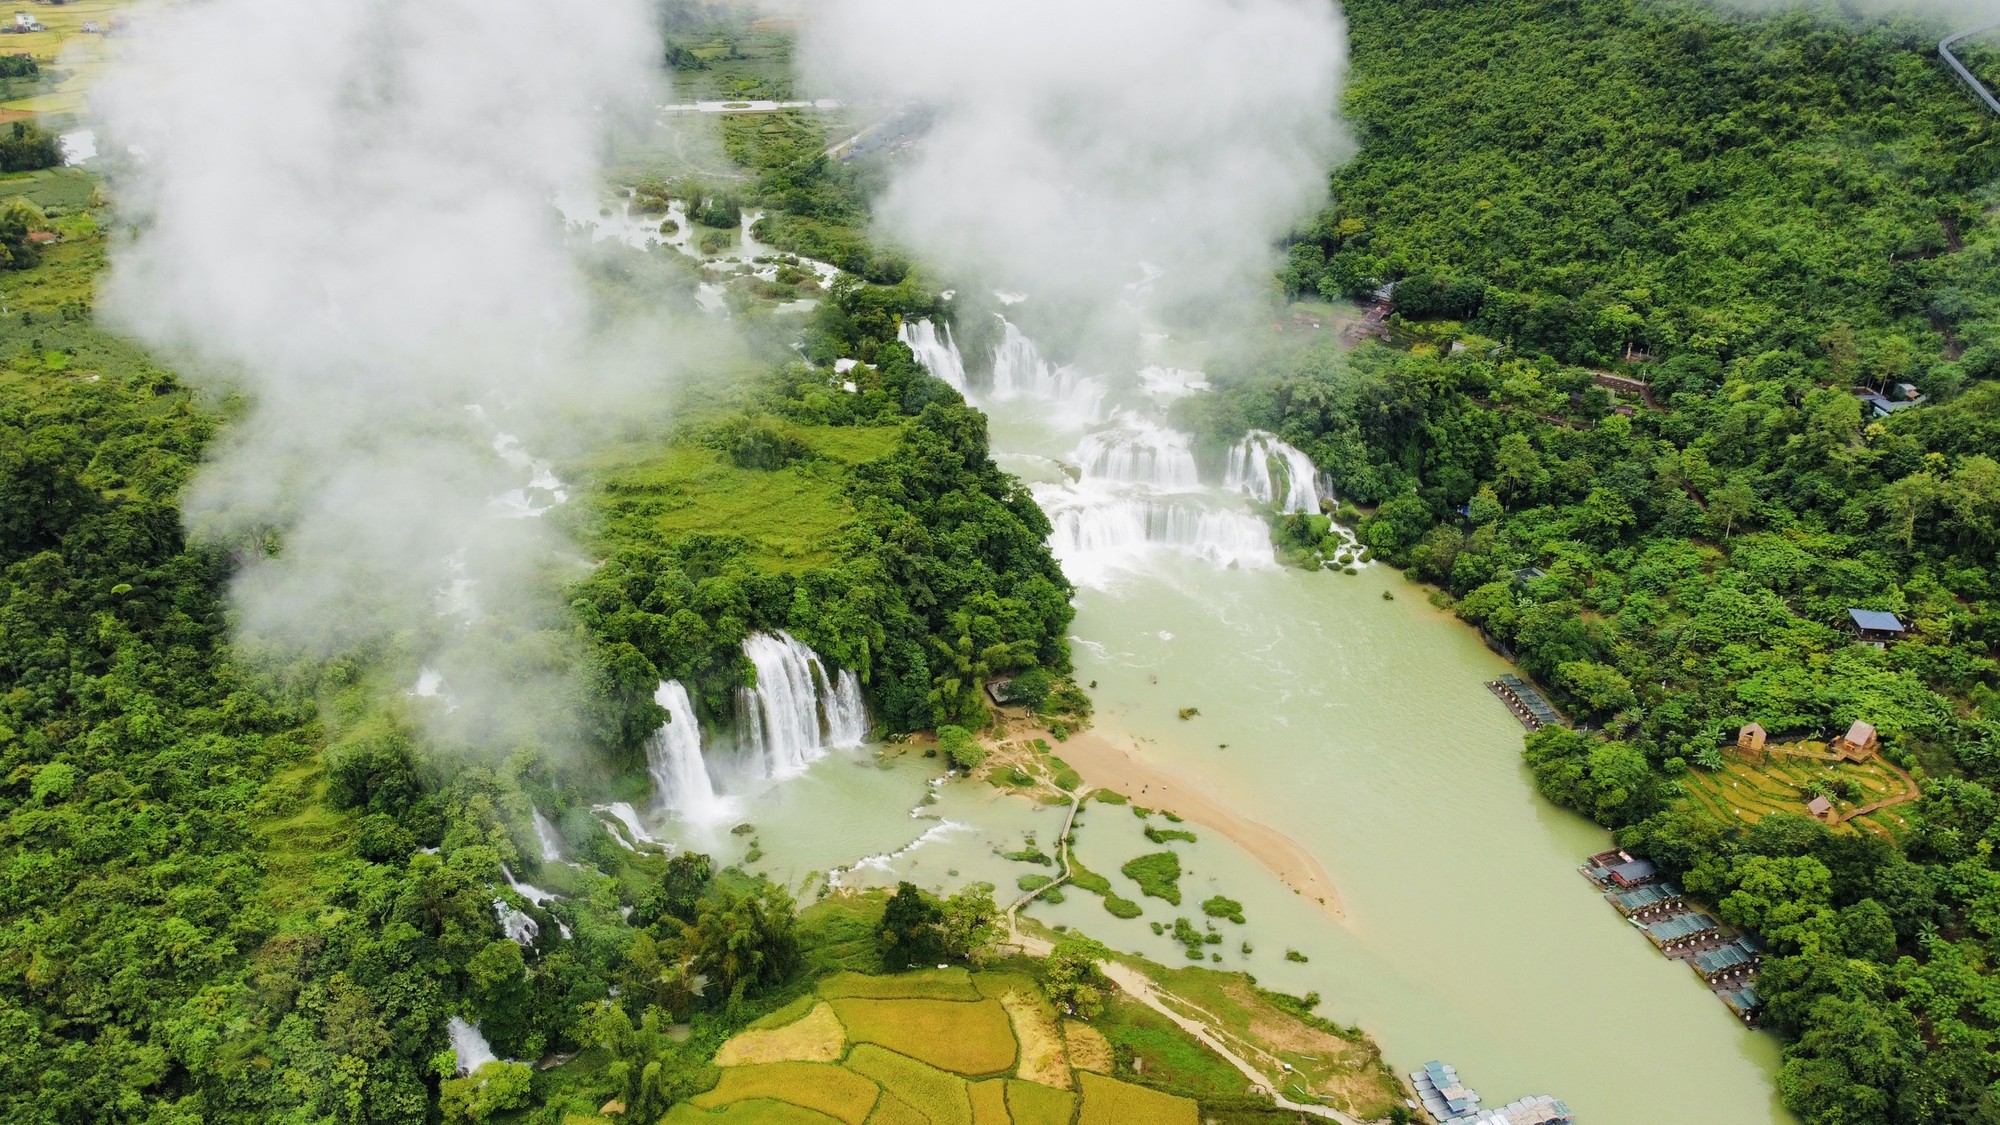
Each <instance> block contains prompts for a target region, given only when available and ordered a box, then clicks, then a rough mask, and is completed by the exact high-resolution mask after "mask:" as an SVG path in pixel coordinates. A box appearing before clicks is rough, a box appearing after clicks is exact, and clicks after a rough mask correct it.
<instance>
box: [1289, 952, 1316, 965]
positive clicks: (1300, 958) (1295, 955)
mask: <svg viewBox="0 0 2000 1125" xmlns="http://www.w3.org/2000/svg"><path fill="white" fill-rule="evenodd" d="M1285 960H1287V961H1297V962H1298V963H1299V964H1301V965H1303V964H1305V963H1306V962H1307V961H1308V960H1310V958H1308V957H1307V956H1306V955H1305V954H1303V953H1300V952H1299V951H1298V950H1296V949H1287V950H1285Z"/></svg>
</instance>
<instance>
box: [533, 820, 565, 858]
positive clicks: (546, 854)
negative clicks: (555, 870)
mask: <svg viewBox="0 0 2000 1125" xmlns="http://www.w3.org/2000/svg"><path fill="white" fill-rule="evenodd" d="M535 840H536V841H537V842H538V843H540V844H541V846H542V862H543V863H561V862H562V857H563V854H562V836H560V835H559V834H557V832H556V826H555V825H554V824H553V823H551V822H550V821H549V818H548V817H545V816H543V815H542V810H540V809H536V810H535Z"/></svg>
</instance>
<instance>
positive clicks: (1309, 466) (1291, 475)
mask: <svg viewBox="0 0 2000 1125" xmlns="http://www.w3.org/2000/svg"><path fill="white" fill-rule="evenodd" d="M1226 487H1228V488H1229V489H1231V490H1232V491H1236V492H1241V493H1243V494H1244V495H1246V496H1248V497H1250V498H1251V499H1252V500H1255V501H1257V502H1258V503H1259V504H1276V505H1277V506H1278V509H1279V510H1280V511H1284V512H1317V511H1319V498H1320V489H1319V471H1318V470H1317V469H1316V468H1314V466H1313V463H1312V458H1310V457H1308V456H1306V455H1305V452H1304V451H1303V450H1300V449H1297V448H1295V447H1293V446H1291V445H1288V444H1286V443H1285V442H1284V441H1282V440H1280V439H1279V437H1278V435H1276V434H1274V433H1271V432H1270V431H1268V430H1251V431H1250V432H1249V433H1247V434H1245V435H1243V440H1242V441H1239V442H1237V443H1236V444H1235V445H1232V446H1230V447H1229V476H1228V480H1227V481H1226Z"/></svg>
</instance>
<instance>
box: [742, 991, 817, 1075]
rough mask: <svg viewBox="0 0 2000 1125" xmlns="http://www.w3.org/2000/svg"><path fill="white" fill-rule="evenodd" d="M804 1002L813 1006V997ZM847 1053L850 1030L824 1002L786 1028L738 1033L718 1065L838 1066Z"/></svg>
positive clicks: (753, 1028) (795, 1019)
mask: <svg viewBox="0 0 2000 1125" xmlns="http://www.w3.org/2000/svg"><path fill="white" fill-rule="evenodd" d="M804 999H805V1001H806V1002H807V1003H808V1004H811V1001H812V997H810V996H808V997H805V998H804ZM790 1007H791V1006H790V1005H788V1006H787V1007H786V1008H784V1009H780V1010H779V1011H777V1012H773V1013H771V1015H772V1016H776V1015H781V1014H783V1013H784V1012H785V1011H788V1010H789V1009H790ZM765 1018H766V1019H768V1018H770V1017H768V1016H767V1017H765ZM760 1022H761V1021H760ZM846 1049H847V1029H846V1028H844V1027H842V1026H841V1025H840V1018H839V1017H838V1016H836V1015H834V1014H833V1008H832V1007H831V1006H829V1005H828V1004H827V1003H826V1002H825V1001H824V1000H822V1001H820V1002H819V1003H817V1004H812V1006H811V1007H810V1008H809V1009H808V1010H807V1013H806V1014H805V1015H804V1016H802V1017H797V1018H794V1019H792V1020H791V1021H790V1022H787V1023H785V1024H784V1025H783V1026H780V1027H771V1028H761V1027H756V1026H754V1025H753V1026H752V1027H751V1028H750V1030H747V1031H743V1032H740V1033H738V1034H737V1035H736V1036H735V1037H733V1038H731V1039H730V1040H729V1041H728V1042H727V1043H724V1044H723V1045H722V1050H720V1051H718V1052H716V1055H715V1065H717V1066H749V1065H752V1064H755V1063H779V1062H820V1063H826V1062H835V1061H838V1060H839V1058H840V1055H841V1052H843V1051H845V1050H846Z"/></svg>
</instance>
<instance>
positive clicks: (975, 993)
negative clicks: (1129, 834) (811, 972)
mask: <svg viewBox="0 0 2000 1125" xmlns="http://www.w3.org/2000/svg"><path fill="white" fill-rule="evenodd" d="M1024 1045H1025V1046H1024ZM1079 1048H1081V1049H1080V1050H1079ZM1110 1054H1111V1052H1110V1049H1109V1044H1108V1043H1107V1042H1106V1041H1105V1039H1104V1037H1103V1036H1102V1035H1101V1034H1098V1033H1097V1032H1096V1030H1095V1029H1093V1028H1090V1027H1088V1026H1087V1025H1084V1024H1078V1023H1075V1022H1074V1021H1062V1022H1061V1023H1059V1022H1058V1020H1057V1018H1056V1011H1055V1008H1054V1006H1053V1005H1051V1004H1050V1003H1049V1001H1048V998H1047V997H1046V996H1045V995H1043V993H1042V991H1041V989H1040V987H1039V986H1038V985H1037V984H1036V983H1035V981H1034V979H1033V978H1031V977H1028V976H1025V975H1022V974H1019V973H978V974H970V973H967V972H966V971H965V970H963V969H944V970H926V971H920V972H914V973H904V974H900V975H895V976H865V975H862V974H859V973H836V974H833V975H831V976H828V977H827V978H825V979H824V980H822V981H821V982H820V986H819V990H818V992H817V994H815V995H810V996H805V997H802V998H800V999H799V1000H797V1001H794V1002H793V1003H791V1004H789V1005H786V1006H785V1007H784V1008H781V1009H779V1010H778V1011H775V1012H772V1013H771V1014H770V1015H768V1016H766V1017H764V1018H763V1019H760V1020H758V1021H757V1022H756V1023H754V1024H752V1025H751V1026H750V1027H748V1028H746V1029H745V1030H744V1031H742V1032H740V1033H738V1034H737V1035H736V1036H734V1037H733V1038H731V1039H730V1040H729V1041H728V1042H726V1043H724V1044H723V1045H722V1048H721V1050H719V1051H718V1052H717V1053H716V1056H715V1063H716V1066H717V1067H719V1068H720V1070H721V1079H720V1080H719V1081H718V1082H717V1083H716V1085H715V1087H714V1088H713V1089H711V1090H709V1091H707V1092H706V1093H702V1094H698V1095H696V1096H695V1097H693V1098H691V1099H689V1100H688V1101H686V1102H683V1103H682V1104H680V1105H678V1106H675V1107H674V1109H673V1111H672V1112H670V1113H668V1114H667V1116H666V1118H665V1123H666V1125H1072V1123H1076V1122H1106V1123H1108V1122H1142V1121H1143V1122H1148V1123H1150V1122H1162V1123H1164V1125H1183V1123H1186V1125H1192V1123H1194V1122H1195V1121H1197V1120H1198V1117H1199V1113H1198V1110H1197V1107H1196V1105H1195V1103H1194V1102H1192V1101H1190V1100H1188V1099H1186V1098H1179V1097H1174V1096H1172V1095H1169V1094H1163V1093H1160V1092H1158V1091H1155V1090H1150V1089H1147V1088H1145V1087H1142V1086H1135V1085H1132V1084H1130V1083H1126V1082H1120V1081H1117V1080H1115V1079H1111V1078H1107V1077H1104V1076H1103V1075H1100V1074H1094V1073H1089V1072H1088V1071H1084V1070H1082V1069H1081V1068H1083V1067H1099V1068H1102V1069H1105V1070H1109V1069H1110V1063H1111V1058H1110ZM1077 1056H1081V1057H1077ZM1077 1088H1080V1089H1081V1090H1082V1096H1081V1098H1079V1096H1078V1095H1077V1094H1075V1093H1072V1092H1071V1091H1072V1090H1073V1089H1077Z"/></svg>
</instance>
